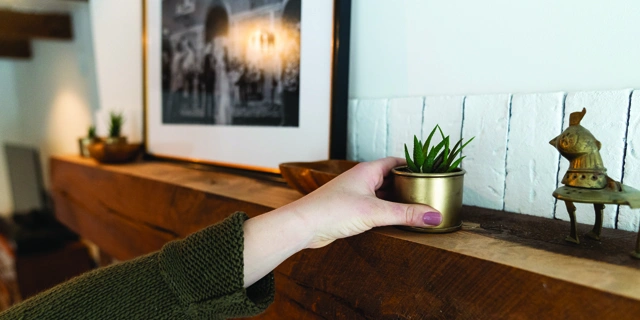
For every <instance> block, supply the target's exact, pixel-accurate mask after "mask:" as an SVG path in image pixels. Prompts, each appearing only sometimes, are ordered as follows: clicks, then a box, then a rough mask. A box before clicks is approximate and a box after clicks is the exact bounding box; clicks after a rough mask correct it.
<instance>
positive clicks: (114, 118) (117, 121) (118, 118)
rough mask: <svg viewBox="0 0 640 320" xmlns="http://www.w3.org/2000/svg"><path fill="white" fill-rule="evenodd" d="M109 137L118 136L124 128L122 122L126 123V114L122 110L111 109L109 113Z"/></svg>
mask: <svg viewBox="0 0 640 320" xmlns="http://www.w3.org/2000/svg"><path fill="white" fill-rule="evenodd" d="M109 119H110V121H109V137H111V138H118V137H120V132H121V130H122V124H123V123H124V116H123V115H122V112H114V111H111V112H110V113H109Z"/></svg>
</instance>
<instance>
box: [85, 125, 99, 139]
mask: <svg viewBox="0 0 640 320" xmlns="http://www.w3.org/2000/svg"><path fill="white" fill-rule="evenodd" d="M87 138H89V139H95V138H97V136H96V126H93V125H92V126H89V130H88V132H87Z"/></svg>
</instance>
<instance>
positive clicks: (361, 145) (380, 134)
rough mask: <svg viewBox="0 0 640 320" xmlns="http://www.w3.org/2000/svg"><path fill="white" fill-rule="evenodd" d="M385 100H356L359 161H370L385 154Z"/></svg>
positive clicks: (357, 152) (357, 153)
mask: <svg viewBox="0 0 640 320" xmlns="http://www.w3.org/2000/svg"><path fill="white" fill-rule="evenodd" d="M387 102H388V101H387V99H367V100H359V101H358V108H357V113H356V119H357V120H356V121H357V122H358V123H357V124H356V128H357V132H356V142H357V148H356V150H357V151H356V155H357V159H358V160H359V161H371V160H376V159H380V158H384V157H385V156H386V153H387Z"/></svg>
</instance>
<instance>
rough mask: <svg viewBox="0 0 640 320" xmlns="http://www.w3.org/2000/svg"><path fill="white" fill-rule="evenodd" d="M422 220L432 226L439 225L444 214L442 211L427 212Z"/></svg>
mask: <svg viewBox="0 0 640 320" xmlns="http://www.w3.org/2000/svg"><path fill="white" fill-rule="evenodd" d="M422 222H424V224H428V225H430V226H437V225H439V224H440V223H441V222H442V215H441V214H440V212H427V213H425V214H424V216H422Z"/></svg>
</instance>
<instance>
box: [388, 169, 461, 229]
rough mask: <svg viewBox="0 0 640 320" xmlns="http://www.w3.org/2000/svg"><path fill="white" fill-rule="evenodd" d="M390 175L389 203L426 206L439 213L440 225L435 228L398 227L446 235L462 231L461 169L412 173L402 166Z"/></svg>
mask: <svg viewBox="0 0 640 320" xmlns="http://www.w3.org/2000/svg"><path fill="white" fill-rule="evenodd" d="M392 172H393V200H394V201H396V202H402V203H421V204H426V205H429V206H431V207H433V208H434V209H436V210H438V211H440V213H442V223H440V225H438V226H437V227H431V228H421V227H407V226H399V227H400V228H401V229H405V230H411V231H417V232H425V233H446V232H453V231H457V230H460V228H462V218H461V215H460V211H461V210H462V191H463V186H464V174H465V173H466V171H464V169H458V170H456V171H454V172H448V173H413V172H409V171H408V170H407V167H406V166H403V167H397V168H394V169H393V170H392Z"/></svg>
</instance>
